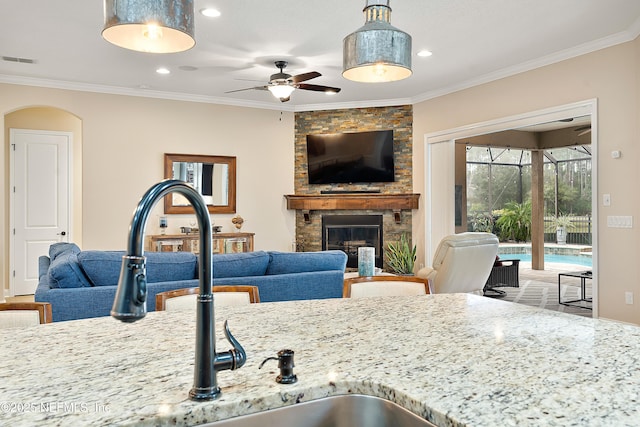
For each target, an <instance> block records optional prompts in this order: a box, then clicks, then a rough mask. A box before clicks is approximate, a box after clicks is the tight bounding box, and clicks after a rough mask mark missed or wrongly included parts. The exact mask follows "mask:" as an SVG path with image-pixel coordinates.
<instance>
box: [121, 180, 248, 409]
mask: <svg viewBox="0 0 640 427" xmlns="http://www.w3.org/2000/svg"><path fill="white" fill-rule="evenodd" d="M172 192H176V193H180V194H182V195H183V196H184V197H185V198H186V199H187V200H188V201H189V203H191V205H192V206H193V208H194V210H195V212H196V217H197V218H198V226H199V228H200V230H199V232H200V258H199V266H198V268H199V270H198V271H199V274H198V278H199V282H200V293H199V295H198V302H197V314H196V354H195V367H194V382H193V388H191V390H190V391H189V397H190V398H191V399H192V400H213V399H216V398H218V397H219V396H220V387H218V382H217V378H216V375H217V373H218V371H222V370H227V369H228V370H234V369H238V368H240V367H242V365H244V363H245V362H246V360H247V355H246V353H245V351H244V349H243V348H242V346H241V345H240V343H239V342H238V341H237V340H236V339H235V338H234V337H233V335H231V332H230V331H229V326H228V324H227V322H226V321H225V324H224V334H225V336H226V337H227V340H229V342H230V343H231V345H232V346H233V349H231V350H229V351H226V352H222V353H216V339H215V311H214V306H213V293H212V291H211V286H212V277H213V263H212V244H211V219H210V218H209V210H208V209H207V205H206V203H205V202H204V200H203V198H202V196H201V195H200V193H198V192H197V191H196V190H195V189H194V188H193V187H191V186H189V185H187V184H186V183H185V182H183V181H178V180H170V179H168V180H164V181H161V182H159V183H157V184H155V185H153V186H152V187H151V188H150V189H149V190H147V192H146V193H145V194H144V196H142V198H141V199H140V202H139V203H138V207H137V208H136V210H135V212H134V213H133V218H132V219H131V225H130V226H129V239H128V245H127V253H126V254H125V255H124V256H123V257H122V267H121V269H120V279H119V280H118V290H117V292H116V297H115V300H114V301H113V307H112V309H111V316H113V317H115V318H116V319H118V320H121V321H123V322H135V321H136V320H139V319H142V318H143V317H144V316H145V314H146V313H147V302H146V299H147V278H146V257H145V256H144V249H143V246H144V229H145V225H146V223H147V219H148V217H149V213H150V212H151V209H152V208H153V206H154V205H155V204H156V202H157V201H158V200H160V199H161V198H163V197H164V196H166V195H168V194H170V193H172Z"/></svg>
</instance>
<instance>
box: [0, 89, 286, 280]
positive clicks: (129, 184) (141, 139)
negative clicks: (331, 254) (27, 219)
mask: <svg viewBox="0 0 640 427" xmlns="http://www.w3.org/2000/svg"><path fill="white" fill-rule="evenodd" d="M0 94H1V96H0V113H1V114H0V120H2V126H3V128H6V127H7V123H5V120H6V117H5V115H7V114H8V113H11V112H14V111H17V110H20V109H23V108H26V107H31V106H48V107H53V108H57V109H61V110H64V111H66V112H68V113H70V114H73V115H75V116H77V117H78V118H79V119H80V121H81V131H79V130H77V129H75V130H74V139H77V138H76V137H75V133H78V132H81V134H80V135H79V136H80V139H79V141H82V149H81V161H82V167H81V170H82V173H81V176H74V180H75V181H77V182H80V183H82V190H81V193H82V198H81V200H82V206H81V214H80V215H76V220H78V218H81V233H79V234H78V235H80V236H82V240H81V241H78V243H79V245H80V246H81V247H82V248H83V249H124V247H125V245H126V238H127V231H128V227H129V222H130V220H131V215H132V213H133V210H134V208H135V207H136V204H137V202H138V200H139V198H140V196H142V194H143V193H144V192H145V191H146V190H147V189H148V188H149V187H150V186H151V185H152V184H154V183H156V182H157V181H160V180H161V179H162V178H163V174H164V172H163V154H164V153H166V152H171V153H187V154H209V155H226V156H236V157H237V194H238V197H237V212H238V214H240V215H241V216H242V217H243V218H244V219H245V224H244V227H243V231H247V232H255V233H256V236H255V248H256V249H258V250H262V249H264V250H283V251H286V250H290V249H291V242H292V241H293V239H294V233H295V231H294V230H295V221H294V214H293V212H290V211H288V210H287V209H286V205H285V203H284V198H283V195H284V194H291V193H292V192H293V164H294V150H293V141H294V133H293V132H294V126H293V114H292V113H287V112H285V113H281V112H280V111H275V110H260V109H253V108H242V107H229V106H220V105H212V104H204V103H195V102H181V101H169V100H159V99H152V98H139V97H129V96H120V95H107V94H97V93H86V92H76V91H67V90H57V89H46V88H36V87H29V86H19V85H5V84H0ZM25 124H26V125H29V126H31V125H33V122H32V121H31V122H30V121H27V122H26V123H25ZM12 126H13V124H12ZM20 126H22V124H20ZM51 126H55V125H51ZM2 135H3V136H2V138H3V141H2V147H3V150H2V152H1V153H2V154H1V156H2V157H1V159H0V162H1V163H2V165H3V171H5V173H3V174H2V175H1V176H0V180H1V181H0V188H1V189H2V200H3V207H4V209H2V211H1V212H0V225H1V226H0V241H1V242H2V246H1V251H2V252H1V253H0V261H1V263H0V277H2V279H3V281H4V283H5V284H7V286H8V274H9V272H8V267H7V266H8V241H9V239H8V235H9V234H8V224H9V216H8V212H9V209H8V201H9V193H8V176H9V174H8V167H9V156H8V153H9V151H8V143H9V142H8V140H7V136H6V133H5V132H3V133H2ZM79 154H80V153H77V152H76V150H74V156H76V155H79ZM75 170H76V171H77V169H75ZM77 175H80V174H79V173H78V174H77ZM161 212H162V206H161V203H160V204H158V206H156V209H155V210H154V213H153V214H152V215H151V216H150V218H149V225H148V227H147V232H148V233H155V232H157V230H158V227H157V223H158V221H157V217H158V216H159V215H160V213H161ZM232 217H233V215H232V214H228V215H213V218H212V219H213V221H215V224H216V225H222V227H223V231H233V230H232V224H231V218H232ZM188 219H189V216H187V215H171V216H169V232H172V231H178V228H179V227H180V226H181V225H189V224H188ZM77 226H78V224H74V227H77Z"/></svg>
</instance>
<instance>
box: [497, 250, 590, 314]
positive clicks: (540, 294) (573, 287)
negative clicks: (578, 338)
mask: <svg viewBox="0 0 640 427" xmlns="http://www.w3.org/2000/svg"><path fill="white" fill-rule="evenodd" d="M586 270H591V267H585V266H581V265H576V264H565V263H550V262H545V269H544V270H532V269H531V262H526V261H524V262H523V261H521V262H520V287H519V288H510V287H501V288H498V289H500V290H502V291H504V292H506V294H505V295H504V296H495V297H494V298H500V299H502V300H503V301H510V302H515V303H519V304H524V305H529V306H532V307H539V308H544V309H547V310H554V311H559V312H562V313H569V314H575V315H578V316H584V317H592V315H593V312H592V310H591V304H590V303H585V302H582V303H581V304H582V305H583V307H588V308H582V307H579V306H577V305H572V306H567V305H563V304H559V303H558V274H560V273H568V272H577V271H586ZM586 284H587V287H586V297H591V296H592V293H591V292H592V287H591V280H587V281H586ZM561 295H562V300H563V301H566V300H574V299H578V298H579V296H580V279H578V278H573V277H563V278H562V287H561Z"/></svg>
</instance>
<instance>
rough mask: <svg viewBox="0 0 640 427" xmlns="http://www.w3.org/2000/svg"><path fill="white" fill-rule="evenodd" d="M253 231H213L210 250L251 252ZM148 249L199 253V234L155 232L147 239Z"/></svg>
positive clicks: (224, 252)
mask: <svg viewBox="0 0 640 427" xmlns="http://www.w3.org/2000/svg"><path fill="white" fill-rule="evenodd" d="M254 235H255V233H214V234H213V235H212V242H211V246H212V251H213V253H214V254H228V253H237V252H253V236H254ZM146 250H148V251H154V252H180V251H184V252H192V253H194V254H197V253H200V235H199V234H198V233H193V234H156V235H151V236H149V237H148V239H147V249H146Z"/></svg>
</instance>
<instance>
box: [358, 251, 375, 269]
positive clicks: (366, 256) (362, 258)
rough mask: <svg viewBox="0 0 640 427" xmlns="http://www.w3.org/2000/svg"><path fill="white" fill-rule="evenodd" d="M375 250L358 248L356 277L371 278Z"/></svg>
mask: <svg viewBox="0 0 640 427" xmlns="http://www.w3.org/2000/svg"><path fill="white" fill-rule="evenodd" d="M375 256H376V249H375V248H369V247H366V246H361V247H359V248H358V275H359V276H373V275H374V274H375V273H374V269H375Z"/></svg>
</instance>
